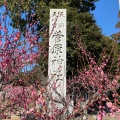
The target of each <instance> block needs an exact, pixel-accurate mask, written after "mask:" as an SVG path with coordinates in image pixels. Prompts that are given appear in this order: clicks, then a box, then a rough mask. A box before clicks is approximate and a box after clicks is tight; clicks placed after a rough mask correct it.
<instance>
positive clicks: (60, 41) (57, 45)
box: [48, 9, 66, 100]
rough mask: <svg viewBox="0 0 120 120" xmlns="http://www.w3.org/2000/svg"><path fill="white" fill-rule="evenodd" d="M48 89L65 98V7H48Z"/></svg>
mask: <svg viewBox="0 0 120 120" xmlns="http://www.w3.org/2000/svg"><path fill="white" fill-rule="evenodd" d="M48 60H49V61H48V82H49V86H48V91H49V92H50V94H51V96H52V97H53V98H54V99H56V100H60V99H61V98H66V9H50V25H49V59H48Z"/></svg>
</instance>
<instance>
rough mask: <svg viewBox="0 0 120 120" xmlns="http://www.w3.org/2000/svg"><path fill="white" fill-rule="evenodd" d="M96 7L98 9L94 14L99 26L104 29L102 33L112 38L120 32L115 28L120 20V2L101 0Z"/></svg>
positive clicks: (116, 0) (117, 0)
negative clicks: (119, 15) (119, 12)
mask: <svg viewBox="0 0 120 120" xmlns="http://www.w3.org/2000/svg"><path fill="white" fill-rule="evenodd" d="M95 5H96V9H95V10H94V11H93V12H92V13H93V14H94V17H95V20H96V23H97V25H98V26H99V27H100V28H101V29H102V33H103V34H104V35H106V36H110V35H112V34H114V33H117V32H118V31H120V30H118V29H117V28H115V25H116V23H117V21H118V20H119V19H118V11H119V0H99V2H96V4H95Z"/></svg>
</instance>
